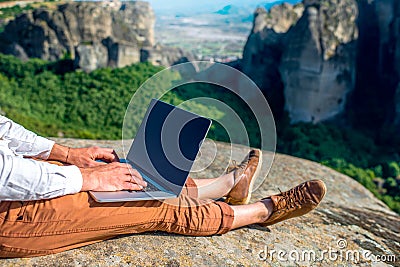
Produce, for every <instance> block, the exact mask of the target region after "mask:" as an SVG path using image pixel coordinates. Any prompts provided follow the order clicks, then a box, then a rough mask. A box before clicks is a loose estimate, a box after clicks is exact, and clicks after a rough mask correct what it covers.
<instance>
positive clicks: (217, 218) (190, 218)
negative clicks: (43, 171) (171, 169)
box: [0, 178, 234, 258]
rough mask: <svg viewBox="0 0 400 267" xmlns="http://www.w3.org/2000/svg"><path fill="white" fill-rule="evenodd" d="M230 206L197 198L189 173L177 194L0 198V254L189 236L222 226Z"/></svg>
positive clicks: (18, 254) (214, 231)
mask: <svg viewBox="0 0 400 267" xmlns="http://www.w3.org/2000/svg"><path fill="white" fill-rule="evenodd" d="M233 215H234V214H233V210H232V208H231V207H230V206H229V205H228V204H226V203H224V202H216V201H212V200H207V201H206V200H199V199H197V188H196V185H195V183H194V182H193V180H192V179H190V178H189V179H188V181H187V183H186V186H185V188H184V190H183V192H182V194H181V196H180V197H179V198H177V199H174V200H172V201H170V202H161V201H157V200H151V201H137V202H120V203H107V204H104V203H102V204H100V203H97V202H95V201H94V200H93V199H92V198H91V197H90V195H89V194H88V193H86V192H83V193H78V194H75V195H67V196H63V197H58V198H54V199H48V200H39V201H25V202H22V201H11V202H10V201H2V202H0V257H2V258H12V257H32V256H41V255H47V254H52V253H57V252H61V251H64V250H68V249H72V248H77V247H81V246H84V245H88V244H92V243H95V242H99V241H103V240H106V239H110V238H113V237H115V236H117V235H122V234H134V233H143V232H148V231H165V232H170V233H177V234H182V235H191V236H207V235H214V234H223V233H226V232H228V231H229V230H230V229H231V227H232V223H233Z"/></svg>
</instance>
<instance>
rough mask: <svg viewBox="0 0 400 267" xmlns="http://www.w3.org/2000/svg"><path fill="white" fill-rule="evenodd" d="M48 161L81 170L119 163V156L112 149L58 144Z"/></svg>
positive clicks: (55, 145)
mask: <svg viewBox="0 0 400 267" xmlns="http://www.w3.org/2000/svg"><path fill="white" fill-rule="evenodd" d="M48 160H57V161H61V162H64V163H68V164H72V165H76V166H77V167H80V168H87V167H95V166H101V165H105V164H106V163H111V162H119V158H118V156H117V154H116V153H115V151H114V150H113V149H111V148H100V147H96V146H94V147H87V148H69V147H66V146H61V145H58V144H54V146H53V149H52V150H51V153H50V156H49V158H48ZM96 160H102V161H104V162H97V161H96ZM105 162H106V163H105Z"/></svg>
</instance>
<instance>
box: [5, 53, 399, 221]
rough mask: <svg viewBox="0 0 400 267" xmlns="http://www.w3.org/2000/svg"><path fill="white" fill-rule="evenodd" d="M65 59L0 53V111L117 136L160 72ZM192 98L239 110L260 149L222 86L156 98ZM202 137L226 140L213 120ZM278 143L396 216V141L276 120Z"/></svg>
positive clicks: (56, 131) (57, 128) (57, 130)
mask: <svg viewBox="0 0 400 267" xmlns="http://www.w3.org/2000/svg"><path fill="white" fill-rule="evenodd" d="M71 64H72V63H71V62H70V61H68V60H62V61H58V62H46V61H42V60H38V59H31V60H29V61H27V62H21V61H20V60H19V59H17V58H15V57H12V56H6V55H1V54H0V113H1V114H3V115H6V116H7V117H9V118H11V119H13V120H14V121H16V122H18V123H20V124H22V125H24V126H25V127H26V128H28V129H32V130H34V131H35V132H37V133H38V134H41V135H44V136H56V137H57V136H58V137H74V138H87V139H120V138H121V137H122V124H123V118H124V115H125V111H126V108H127V106H128V104H129V102H130V100H131V97H132V95H133V94H134V93H135V91H136V90H137V89H138V88H139V86H140V85H141V84H142V83H143V82H145V81H146V80H147V79H148V78H150V77H151V76H152V75H154V74H155V73H157V72H159V71H160V70H162V68H160V67H155V66H152V65H151V64H148V63H139V64H135V65H132V66H128V67H125V68H120V69H110V68H104V69H99V70H96V71H93V72H91V73H85V72H82V71H79V70H78V71H72V68H70V66H71ZM199 96H203V97H204V96H205V97H210V98H213V99H219V100H222V101H223V102H225V103H226V104H227V105H229V106H230V107H231V108H232V109H233V110H235V111H236V112H237V113H238V114H240V117H241V119H242V120H243V121H244V122H245V126H246V129H247V132H248V135H249V139H250V140H251V145H252V146H254V147H259V146H260V134H259V129H258V126H257V122H256V121H255V119H254V115H253V114H252V112H251V110H250V109H249V108H248V107H247V106H246V104H245V103H244V102H242V101H241V100H240V99H238V98H237V97H236V96H235V95H233V94H231V93H229V92H227V90H225V89H223V88H219V87H218V86H215V85H209V84H189V85H185V86H181V87H178V88H175V89H174V90H172V91H170V92H169V93H168V94H166V95H164V97H163V100H165V101H167V102H169V103H172V104H175V105H177V104H179V103H181V102H183V101H185V100H189V99H192V98H195V97H199ZM188 105H192V106H195V107H194V108H193V109H195V110H196V109H197V110H201V111H202V112H201V113H202V114H206V115H207V114H208V115H209V116H210V117H211V118H216V117H218V116H224V114H223V113H221V112H220V111H218V110H217V109H216V108H215V107H208V106H207V107H206V106H204V105H203V106H202V105H201V104H199V103H194V102H189V103H188ZM193 109H191V110H193ZM284 117H285V116H284ZM208 137H209V138H212V139H215V140H218V141H224V142H229V137H228V135H227V133H226V132H225V130H224V128H222V127H221V126H220V125H219V124H218V123H213V127H212V129H211V131H210V133H209V135H208ZM277 142H278V143H277V152H279V153H285V154H290V155H293V156H297V157H301V158H305V159H310V160H313V161H317V162H320V163H322V164H324V165H326V166H329V167H331V168H333V169H335V170H337V171H339V172H341V173H344V174H346V175H349V176H351V177H353V178H354V179H355V180H357V181H358V182H360V183H361V184H363V185H364V186H365V187H366V188H368V189H369V190H370V191H371V192H373V193H374V194H375V195H376V196H377V197H378V198H379V199H381V200H383V201H384V202H385V203H386V204H387V205H388V206H389V207H390V208H391V209H393V210H395V211H396V212H397V213H400V166H399V163H400V159H399V155H398V153H397V152H396V151H399V142H398V141H396V140H392V139H391V138H390V139H388V140H387V141H386V142H385V141H382V140H380V141H379V142H378V141H377V140H376V137H375V136H373V135H372V134H370V133H369V132H368V131H361V130H354V129H345V128H343V129H340V128H338V127H337V126H335V125H331V124H328V123H323V124H317V125H312V124H306V123H299V124H295V125H291V124H289V122H288V119H287V118H283V119H280V120H279V121H278V122H277Z"/></svg>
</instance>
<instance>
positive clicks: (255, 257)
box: [0, 139, 400, 267]
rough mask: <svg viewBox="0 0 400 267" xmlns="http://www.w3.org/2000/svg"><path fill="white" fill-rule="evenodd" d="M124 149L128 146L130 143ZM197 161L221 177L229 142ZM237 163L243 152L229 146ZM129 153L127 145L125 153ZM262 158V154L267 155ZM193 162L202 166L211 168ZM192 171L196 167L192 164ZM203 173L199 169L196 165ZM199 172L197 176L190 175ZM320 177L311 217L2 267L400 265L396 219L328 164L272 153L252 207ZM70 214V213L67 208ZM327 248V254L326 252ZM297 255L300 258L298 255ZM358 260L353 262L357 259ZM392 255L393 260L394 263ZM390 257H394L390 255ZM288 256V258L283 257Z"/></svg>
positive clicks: (127, 239)
mask: <svg viewBox="0 0 400 267" xmlns="http://www.w3.org/2000/svg"><path fill="white" fill-rule="evenodd" d="M56 141H57V142H58V143H61V144H64V145H68V146H72V147H76V146H79V147H82V146H88V145H99V146H105V147H111V148H114V149H116V151H117V154H118V155H119V156H121V157H122V156H123V152H122V151H123V150H122V147H121V141H93V140H92V141H88V140H74V139H57V140H56ZM126 145H129V142H127V144H126ZM209 147H212V148H216V149H217V150H218V153H217V155H218V156H217V157H215V155H216V154H215V151H204V153H206V154H207V155H204V157H203V156H202V157H200V159H202V160H205V162H208V161H207V159H209V158H210V157H211V158H212V159H215V162H214V163H215V164H214V163H213V164H212V165H211V166H209V167H208V168H207V169H206V170H205V171H204V172H202V173H201V174H197V175H198V176H201V177H214V176H216V175H219V174H221V173H223V172H224V168H225V167H226V164H227V163H228V161H229V158H230V156H231V147H230V145H229V144H223V143H219V142H216V143H215V144H214V143H213V145H210V146H209ZM233 150H234V151H233V152H234V153H233V154H234V155H238V158H234V159H235V160H237V161H240V160H242V158H241V156H239V155H245V154H246V153H247V152H248V151H247V150H246V149H244V148H243V147H241V146H233ZM125 151H126V148H125ZM265 155H266V154H265ZM205 162H203V163H202V162H200V161H199V162H197V163H196V164H199V166H208V164H204V163H205ZM194 168H195V169H198V168H196V167H194ZM200 169H202V168H200ZM193 175H196V174H193ZM311 178H313V179H323V180H324V181H325V183H326V185H327V194H326V196H325V198H324V200H323V201H322V203H321V205H320V206H319V207H318V208H317V209H316V210H315V211H313V212H311V213H309V214H307V215H305V216H303V217H300V218H295V219H291V220H288V221H285V222H282V223H279V224H276V225H273V226H271V227H268V228H262V227H259V226H256V225H252V226H249V227H243V228H240V229H237V230H234V231H231V232H229V233H227V234H224V235H221V236H212V237H189V236H179V235H173V234H166V233H162V232H151V233H146V234H134V235H128V236H122V237H119V238H115V239H112V240H107V241H103V242H100V243H97V244H93V245H89V246H85V247H83V248H79V249H74V250H70V251H67V252H63V253H59V254H55V255H50V256H45V257H36V258H31V259H2V260H0V263H1V265H2V266H24V267H25V266H297V265H301V266H329V267H330V266H371V265H372V266H375V265H376V266H378V265H379V266H389V265H392V266H399V259H400V253H399V252H400V246H399V242H398V241H399V239H400V234H399V229H400V217H399V215H397V214H395V213H393V212H392V211H390V210H389V209H388V208H387V207H386V206H385V205H384V204H383V203H382V202H381V201H379V200H377V199H376V198H375V197H374V196H373V195H372V194H371V193H370V192H369V191H368V190H366V189H365V188H363V187H362V186H361V185H360V184H359V183H357V182H356V181H354V180H353V179H351V178H349V177H347V176H345V175H342V174H340V173H338V172H335V171H333V170H332V169H329V168H327V167H325V166H322V165H320V164H317V163H313V162H310V161H307V160H302V159H298V158H294V157H290V156H285V155H276V156H275V160H274V164H273V165H272V168H271V171H270V172H269V175H268V177H267V178H266V179H265V180H264V182H263V183H262V184H261V186H260V187H259V188H258V189H257V190H256V191H255V192H254V193H253V196H252V199H251V202H254V201H256V200H257V199H260V198H262V197H266V196H268V195H270V194H274V193H277V192H279V190H278V188H280V189H281V190H286V189H288V188H290V187H292V186H293V185H294V184H297V183H300V182H302V181H304V180H308V179H311ZM71 212H73V211H71ZM267 249H268V250H269V252H270V253H271V250H275V253H278V251H283V253H285V252H286V253H291V257H292V258H291V259H294V258H293V257H296V255H308V254H302V253H309V252H310V251H311V252H314V253H315V255H314V256H315V260H313V258H310V259H308V258H307V257H304V259H303V260H298V261H296V262H295V261H294V260H287V259H290V258H288V255H286V256H283V255H282V257H284V258H283V259H282V260H279V258H278V257H277V254H275V256H274V257H273V260H271V259H270V258H269V257H266V256H265V254H263V253H264V252H265V251H266V250H267ZM325 250H326V251H327V252H328V251H330V252H328V253H331V254H330V256H329V255H328V254H327V252H325V259H323V258H322V257H323V256H322V255H323V254H322V253H323V251H325ZM296 253H297V254H296ZM357 255H358V256H359V258H358V260H357V258H352V257H354V256H355V257H357ZM372 255H376V256H380V257H381V259H382V257H383V256H385V259H386V260H387V261H386V262H379V263H377V262H371V260H373V258H370V256H372ZM393 256H395V257H396V261H394V258H393ZM389 257H391V258H389ZM285 259H286V260H285Z"/></svg>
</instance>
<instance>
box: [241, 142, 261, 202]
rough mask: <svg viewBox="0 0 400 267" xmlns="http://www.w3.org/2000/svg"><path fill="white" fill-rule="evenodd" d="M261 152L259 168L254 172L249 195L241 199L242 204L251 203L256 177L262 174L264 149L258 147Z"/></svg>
mask: <svg viewBox="0 0 400 267" xmlns="http://www.w3.org/2000/svg"><path fill="white" fill-rule="evenodd" d="M258 151H259V152H260V156H259V157H258V163H257V168H256V171H255V172H254V174H253V176H252V177H251V181H250V185H249V192H248V194H247V197H246V198H244V199H243V200H242V201H240V202H241V203H240V204H242V205H245V204H249V202H250V199H251V194H252V192H253V186H254V181H255V180H256V177H258V175H259V174H260V170H261V166H262V151H261V150H259V149H258Z"/></svg>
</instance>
